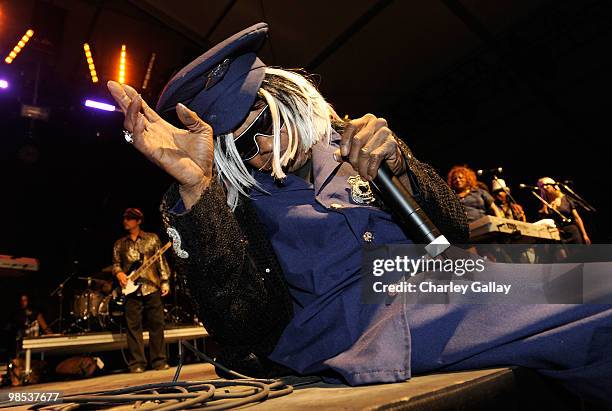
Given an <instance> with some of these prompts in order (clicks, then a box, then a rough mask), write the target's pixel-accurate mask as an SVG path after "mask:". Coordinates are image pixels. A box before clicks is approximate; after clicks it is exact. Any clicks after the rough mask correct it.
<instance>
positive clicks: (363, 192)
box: [348, 175, 376, 204]
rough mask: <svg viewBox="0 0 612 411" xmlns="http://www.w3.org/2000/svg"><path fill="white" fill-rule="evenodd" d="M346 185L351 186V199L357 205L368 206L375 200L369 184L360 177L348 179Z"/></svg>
mask: <svg viewBox="0 0 612 411" xmlns="http://www.w3.org/2000/svg"><path fill="white" fill-rule="evenodd" d="M348 183H349V184H350V185H351V198H352V199H353V201H354V202H355V203H357V204H370V203H373V202H374V201H375V200H376V199H375V198H374V193H373V192H372V189H371V188H370V183H369V182H368V181H367V180H364V179H363V178H361V176H360V175H356V176H352V177H349V178H348Z"/></svg>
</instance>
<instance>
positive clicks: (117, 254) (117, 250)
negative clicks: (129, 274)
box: [113, 240, 123, 275]
mask: <svg viewBox="0 0 612 411" xmlns="http://www.w3.org/2000/svg"><path fill="white" fill-rule="evenodd" d="M122 271H123V267H121V240H117V241H115V245H114V246H113V275H117V274H119V273H120V272H122Z"/></svg>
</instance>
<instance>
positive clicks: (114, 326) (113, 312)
mask: <svg viewBox="0 0 612 411" xmlns="http://www.w3.org/2000/svg"><path fill="white" fill-rule="evenodd" d="M124 304H125V302H124V299H122V298H121V293H119V295H117V293H116V292H115V291H113V293H112V294H110V295H107V296H106V297H104V299H102V301H101V302H100V306H99V308H98V317H97V318H98V323H99V324H100V327H101V328H102V329H103V330H107V331H115V330H119V329H120V328H121V326H122V325H123V322H124V313H125V306H124Z"/></svg>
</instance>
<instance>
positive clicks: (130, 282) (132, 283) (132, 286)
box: [121, 241, 172, 295]
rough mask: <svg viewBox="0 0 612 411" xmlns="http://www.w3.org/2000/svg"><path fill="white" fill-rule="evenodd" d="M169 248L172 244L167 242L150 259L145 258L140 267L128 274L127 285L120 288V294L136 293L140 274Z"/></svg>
mask: <svg viewBox="0 0 612 411" xmlns="http://www.w3.org/2000/svg"><path fill="white" fill-rule="evenodd" d="M171 246H172V242H170V241H168V243H166V245H164V246H163V247H162V248H160V249H159V250H157V251H156V252H155V254H153V255H152V256H151V257H150V258H146V257H145V258H144V260H143V262H142V265H140V267H138V268H136V269H135V270H134V271H132V272H131V273H130V275H128V276H127V284H126V285H125V287H121V294H123V295H129V294H132V293H133V292H136V291H137V290H138V288H140V284H139V283H138V282H137V281H138V279H139V278H140V276H141V275H142V273H144V272H145V271H147V270H148V269H149V267H151V266H152V265H153V264H155V263H156V262H157V260H159V259H160V257H161V256H162V255H164V253H165V252H166V251H168V249H169V248H170V247H171ZM135 264H138V263H135Z"/></svg>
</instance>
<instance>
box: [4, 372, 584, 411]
mask: <svg viewBox="0 0 612 411" xmlns="http://www.w3.org/2000/svg"><path fill="white" fill-rule="evenodd" d="M175 370H176V368H170V369H169V370H165V371H146V372H144V373H142V374H129V373H122V374H112V375H104V376H99V377H93V378H88V379H82V380H73V381H63V382H49V383H42V384H35V385H28V386H25V387H19V388H18V389H14V391H61V392H62V393H63V395H69V394H79V393H83V392H86V391H92V390H110V389H118V388H124V387H129V386H134V385H142V384H148V383H154V382H168V381H171V380H172V378H173V376H174V372H175ZM215 378H217V375H216V374H215V372H214V368H213V367H212V366H211V365H209V364H190V365H186V366H184V367H183V369H182V371H181V376H180V380H183V381H185V380H190V381H193V380H206V379H215ZM521 381H522V383H521ZM526 386H528V389H525V387H526ZM6 391H7V390H6V389H3V390H0V392H6ZM550 405H552V406H553V408H549V407H548V406H550ZM575 406H576V403H574V402H573V401H571V400H570V399H569V398H568V397H566V396H565V395H563V394H562V393H560V392H558V391H557V390H556V389H553V390H551V388H550V387H549V386H548V385H547V384H542V381H541V379H540V377H538V376H536V375H535V374H534V373H532V372H530V371H528V370H525V369H520V368H496V369H488V370H475V371H464V372H450V373H441V374H431V375H425V376H417V377H414V378H412V379H411V380H409V381H406V382H403V383H395V384H379V385H370V386H362V387H348V386H345V385H332V384H325V383H322V382H319V383H315V384H310V385H306V386H301V387H296V388H295V391H294V392H293V393H291V394H289V395H287V396H284V397H280V398H274V399H271V400H266V401H264V402H262V403H259V404H257V405H252V406H249V407H248V408H250V409H255V410H262V411H263V410H274V411H276V410H303V411H312V410H313V409H316V410H317V411H324V410H362V409H368V410H389V409H392V410H428V411H433V410H457V409H461V410H483V409H495V410H526V409H528V410H539V409H557V410H573V409H576V408H575ZM11 409H14V410H17V409H20V410H26V409H28V407H27V406H23V407H15V408H11Z"/></svg>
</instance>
